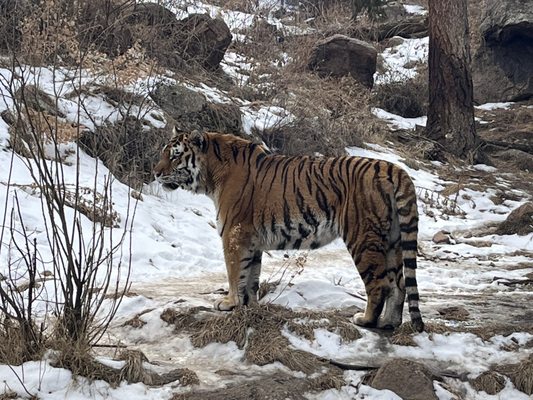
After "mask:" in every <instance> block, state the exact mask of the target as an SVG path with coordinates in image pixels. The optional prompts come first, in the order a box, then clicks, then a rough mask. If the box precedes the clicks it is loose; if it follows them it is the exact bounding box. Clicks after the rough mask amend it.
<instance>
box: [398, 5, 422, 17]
mask: <svg viewBox="0 0 533 400" xmlns="http://www.w3.org/2000/svg"><path fill="white" fill-rule="evenodd" d="M403 7H404V8H405V11H407V13H408V14H416V15H426V14H427V13H428V10H426V9H425V8H424V7H422V6H420V5H416V4H404V5H403Z"/></svg>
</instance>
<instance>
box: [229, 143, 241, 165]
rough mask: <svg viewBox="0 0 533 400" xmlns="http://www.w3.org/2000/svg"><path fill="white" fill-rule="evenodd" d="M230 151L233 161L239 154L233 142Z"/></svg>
mask: <svg viewBox="0 0 533 400" xmlns="http://www.w3.org/2000/svg"><path fill="white" fill-rule="evenodd" d="M231 153H232V154H233V161H235V162H237V156H238V155H239V148H238V147H237V146H235V144H232V145H231Z"/></svg>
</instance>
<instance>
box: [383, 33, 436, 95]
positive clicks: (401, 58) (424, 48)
mask: <svg viewBox="0 0 533 400" xmlns="http://www.w3.org/2000/svg"><path fill="white" fill-rule="evenodd" d="M394 38H395V39H397V40H399V41H401V43H400V44H399V45H397V46H393V47H389V48H387V49H385V51H384V52H383V53H382V54H381V56H382V58H383V66H384V68H385V72H384V73H379V72H376V73H375V75H374V83H375V84H377V85H381V84H386V83H393V82H400V81H404V80H406V79H410V78H413V77H415V76H416V74H417V71H416V68H415V67H414V66H415V65H416V64H418V63H426V62H427V58H428V54H429V38H427V37H425V38H421V39H404V38H401V37H399V36H395V37H394Z"/></svg>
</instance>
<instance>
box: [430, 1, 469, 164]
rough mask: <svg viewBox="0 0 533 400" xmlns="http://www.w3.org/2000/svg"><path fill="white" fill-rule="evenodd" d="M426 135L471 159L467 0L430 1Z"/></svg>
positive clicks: (457, 153)
mask: <svg viewBox="0 0 533 400" xmlns="http://www.w3.org/2000/svg"><path fill="white" fill-rule="evenodd" d="M426 132H427V135H428V137H429V138H430V139H433V140H435V141H437V142H438V143H440V144H441V145H442V149H443V150H445V151H447V152H449V153H452V154H454V155H455V156H457V157H461V158H466V159H467V160H468V161H470V162H472V161H473V160H474V159H475V158H476V153H477V147H478V145H479V141H478V139H477V136H476V130H475V124H474V105H473V88H472V76H471V74H470V44H469V33H468V15H467V5H466V0H447V1H443V0H430V1H429V109H428V121H427V128H426Z"/></svg>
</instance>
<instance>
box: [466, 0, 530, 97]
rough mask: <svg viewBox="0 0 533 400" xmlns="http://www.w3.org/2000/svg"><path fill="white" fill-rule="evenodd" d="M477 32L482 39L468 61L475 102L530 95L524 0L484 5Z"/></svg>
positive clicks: (496, 0) (527, 5) (490, 1)
mask: <svg viewBox="0 0 533 400" xmlns="http://www.w3.org/2000/svg"><path fill="white" fill-rule="evenodd" d="M480 30H481V33H482V35H483V38H484V39H485V40H484V41H482V43H481V45H480V47H479V48H478V49H477V50H476V52H475V55H474V57H473V60H472V80H473V83H474V97H475V100H476V101H477V102H479V103H487V102H498V101H517V100H521V99H527V98H529V97H531V96H533V79H532V73H531V71H533V7H531V4H530V3H529V2H528V1H524V0H487V1H485V2H484V7H483V16H482V22H481V25H480Z"/></svg>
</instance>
